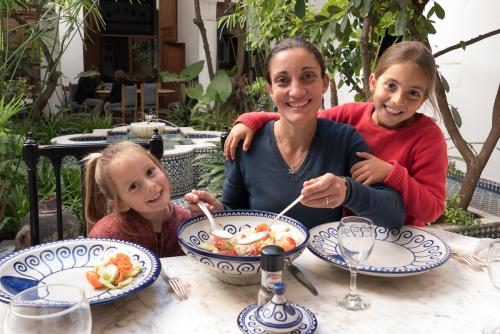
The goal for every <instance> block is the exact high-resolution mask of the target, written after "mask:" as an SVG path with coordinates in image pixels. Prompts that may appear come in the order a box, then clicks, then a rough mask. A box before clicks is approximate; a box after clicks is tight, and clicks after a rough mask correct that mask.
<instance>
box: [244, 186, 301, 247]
mask: <svg viewBox="0 0 500 334" xmlns="http://www.w3.org/2000/svg"><path fill="white" fill-rule="evenodd" d="M303 198H304V195H300V196H299V197H297V198H296V199H295V200H294V201H293V202H292V203H290V205H289V206H287V207H286V208H285V209H284V210H283V211H281V212H280V213H278V214H277V215H276V216H274V218H273V219H272V220H271V221H270V222H269V227H270V226H271V224H272V223H274V222H275V221H277V220H278V219H279V218H281V216H283V215H284V214H285V213H287V212H288V210H290V209H291V208H293V207H294V206H295V204H297V203H299V202H300V201H301V200H302V199H303ZM267 233H268V232H267V231H262V232H257V233H253V234H250V235H249V236H248V237H246V238H242V239H240V240H238V242H237V244H238V245H249V244H253V243H255V242H257V241H260V240H262V239H264V238H265V237H266V236H267Z"/></svg>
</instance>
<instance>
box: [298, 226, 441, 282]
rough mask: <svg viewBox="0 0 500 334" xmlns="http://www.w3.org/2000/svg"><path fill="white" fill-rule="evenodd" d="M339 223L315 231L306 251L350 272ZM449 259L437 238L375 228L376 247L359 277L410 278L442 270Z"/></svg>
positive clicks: (411, 229) (424, 233) (407, 228)
mask: <svg viewBox="0 0 500 334" xmlns="http://www.w3.org/2000/svg"><path fill="white" fill-rule="evenodd" d="M338 224H339V222H334V223H326V224H322V225H319V226H316V227H314V228H312V229H311V230H310V231H309V233H310V238H309V244H308V245H307V248H309V250H310V251H311V252H312V253H313V254H314V255H316V256H318V257H319V258H321V259H323V260H325V261H328V262H331V263H333V264H335V265H337V266H339V267H341V268H343V269H346V270H347V269H348V267H347V264H346V262H345V261H344V259H343V258H342V256H341V255H340V250H339V246H338V244H337V226H338ZM449 258H450V249H449V247H448V245H446V243H445V242H444V241H443V240H441V239H439V238H438V237H437V236H435V235H433V234H431V233H429V232H427V231H424V230H421V229H419V228H416V227H411V226H403V227H402V228H401V229H388V228H386V227H381V226H377V227H376V228H375V244H374V246H373V251H372V253H371V254H370V257H369V258H368V259H367V260H366V261H364V262H363V263H362V266H361V268H360V269H359V271H358V272H359V273H361V274H366V275H372V276H387V277H397V276H410V275H416V274H421V273H424V272H426V271H429V270H431V269H434V268H436V267H439V266H440V265H442V264H443V263H445V262H446V261H448V259H449Z"/></svg>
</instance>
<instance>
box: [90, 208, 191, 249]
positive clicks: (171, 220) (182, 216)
mask: <svg viewBox="0 0 500 334" xmlns="http://www.w3.org/2000/svg"><path fill="white" fill-rule="evenodd" d="M170 208H171V210H170V216H169V217H168V218H167V219H166V220H165V221H164V222H163V230H162V233H161V235H160V237H161V239H160V238H159V240H158V241H157V234H156V233H155V232H154V230H153V226H152V225H151V224H150V223H149V222H148V221H147V220H146V219H144V218H143V217H141V216H139V215H138V214H137V213H136V212H134V211H128V212H125V213H111V214H109V215H107V216H104V217H103V218H101V219H100V220H99V221H98V222H97V224H96V225H95V226H94V227H93V228H92V230H91V231H90V233H89V235H88V236H89V237H93V238H111V239H118V240H125V241H130V242H134V243H136V244H139V245H141V246H144V247H146V248H148V249H150V250H151V251H153V252H154V253H155V254H156V255H158V256H159V257H166V256H177V255H184V253H183V252H182V249H181V247H180V246H179V242H178V239H177V227H178V226H179V225H180V223H181V222H183V221H184V220H186V219H188V218H189V217H190V213H189V211H188V210H186V209H183V208H181V207H179V206H176V205H175V204H173V203H171V204H170Z"/></svg>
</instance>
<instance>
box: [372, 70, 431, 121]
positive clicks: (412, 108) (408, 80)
mask: <svg viewBox="0 0 500 334" xmlns="http://www.w3.org/2000/svg"><path fill="white" fill-rule="evenodd" d="M425 87H427V84H426V78H425V76H424V74H423V73H422V71H421V70H420V69H419V67H418V66H417V65H415V64H413V63H409V62H404V63H399V64H394V65H392V66H390V67H389V68H387V70H386V71H385V72H384V73H383V74H382V75H380V77H378V78H375V75H374V74H372V75H371V76H370V91H371V92H372V94H373V104H374V106H375V111H374V112H373V114H372V119H373V121H374V122H375V123H376V124H378V125H380V126H383V127H385V128H388V129H396V128H400V127H402V126H404V125H406V124H408V123H410V122H411V121H412V120H413V119H414V117H415V114H416V112H417V110H418V109H419V108H420V106H421V105H422V103H423V102H424V101H425V100H426V99H427V95H428V92H427V91H426V89H425Z"/></svg>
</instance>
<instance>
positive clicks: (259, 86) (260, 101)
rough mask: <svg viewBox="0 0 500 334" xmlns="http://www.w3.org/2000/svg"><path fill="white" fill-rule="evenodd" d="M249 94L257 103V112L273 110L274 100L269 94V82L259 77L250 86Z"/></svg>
mask: <svg viewBox="0 0 500 334" xmlns="http://www.w3.org/2000/svg"><path fill="white" fill-rule="evenodd" d="M248 94H249V95H250V96H252V97H253V99H254V100H255V101H256V102H255V107H256V110H264V111H271V110H273V100H272V99H271V98H270V97H269V95H268V94H267V81H266V79H264V77H257V78H256V79H255V80H254V81H253V82H252V83H251V84H250V85H249V87H248Z"/></svg>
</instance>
